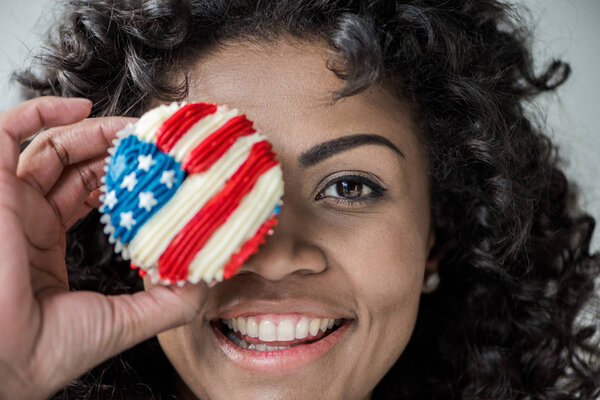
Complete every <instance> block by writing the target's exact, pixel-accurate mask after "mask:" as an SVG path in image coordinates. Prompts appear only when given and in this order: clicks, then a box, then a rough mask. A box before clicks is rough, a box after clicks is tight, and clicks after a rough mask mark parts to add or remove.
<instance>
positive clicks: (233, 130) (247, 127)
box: [182, 115, 256, 174]
mask: <svg viewBox="0 0 600 400" xmlns="http://www.w3.org/2000/svg"><path fill="white" fill-rule="evenodd" d="M254 132H256V131H255V130H254V129H252V121H248V120H247V119H246V115H238V116H235V117H233V118H231V119H230V120H229V121H227V122H226V123H225V125H223V126H221V127H220V128H219V129H217V130H216V131H214V132H213V133H211V134H210V135H209V136H208V137H207V138H206V139H204V140H203V141H202V143H200V144H198V146H196V147H195V148H194V149H193V150H192V151H191V152H190V153H189V154H188V155H187V156H186V157H185V159H184V160H183V165H182V168H183V169H184V170H186V171H187V172H188V173H190V174H195V173H198V172H204V171H206V170H208V169H209V168H210V167H211V166H212V165H213V164H214V163H215V161H217V160H218V159H219V158H220V157H221V156H222V155H223V154H225V152H226V151H227V150H229V148H231V146H233V144H234V143H235V141H236V140H237V138H238V137H240V136H246V135H251V134H253V133H254Z"/></svg>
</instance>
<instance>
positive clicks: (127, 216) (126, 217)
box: [119, 211, 136, 230]
mask: <svg viewBox="0 0 600 400" xmlns="http://www.w3.org/2000/svg"><path fill="white" fill-rule="evenodd" d="M135 222H136V221H135V219H133V212H131V211H127V212H124V213H121V221H120V222H119V225H120V226H124V227H125V228H127V230H130V229H131V227H132V226H133V225H135Z"/></svg>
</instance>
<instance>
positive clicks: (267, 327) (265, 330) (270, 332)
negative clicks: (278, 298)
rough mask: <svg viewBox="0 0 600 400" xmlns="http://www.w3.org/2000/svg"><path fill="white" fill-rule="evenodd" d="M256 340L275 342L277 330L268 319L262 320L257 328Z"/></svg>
mask: <svg viewBox="0 0 600 400" xmlns="http://www.w3.org/2000/svg"><path fill="white" fill-rule="evenodd" d="M258 338H259V339H260V340H262V341H263V342H274V341H275V340H277V329H276V328H275V324H274V323H273V321H271V320H270V319H263V320H262V321H260V325H259V326H258Z"/></svg>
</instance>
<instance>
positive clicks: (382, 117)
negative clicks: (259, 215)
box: [146, 40, 436, 399]
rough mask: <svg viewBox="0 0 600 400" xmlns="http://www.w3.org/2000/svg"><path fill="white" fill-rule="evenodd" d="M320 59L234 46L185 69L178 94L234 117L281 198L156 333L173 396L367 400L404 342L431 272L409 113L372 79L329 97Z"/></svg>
mask: <svg viewBox="0 0 600 400" xmlns="http://www.w3.org/2000/svg"><path fill="white" fill-rule="evenodd" d="M328 56H329V49H328V48H327V47H326V46H325V45H324V44H300V43H291V42H290V41H285V40H281V41H278V42H276V43H270V44H264V45H259V44H248V43H245V42H242V43H235V44H230V45H229V46H227V47H224V48H221V49H219V50H217V51H214V52H212V53H210V54H208V55H205V56H204V57H202V59H200V60H199V61H198V63H197V64H196V65H194V66H193V69H192V72H191V76H190V79H191V87H190V93H189V97H188V99H187V101H194V102H195V101H211V102H217V103H219V104H228V105H229V106H231V107H235V108H238V109H239V110H241V111H242V112H244V113H246V115H247V116H248V118H249V119H251V120H253V121H254V123H255V127H256V128H257V129H258V130H259V131H260V132H261V133H262V134H264V135H265V136H266V137H267V138H268V139H269V140H270V141H271V142H272V143H273V148H274V151H275V152H277V154H278V159H279V161H280V162H281V166H282V169H283V176H284V179H285V195H284V198H283V201H284V205H283V207H282V209H281V214H280V216H279V224H278V225H277V226H276V227H275V232H274V234H273V235H272V236H269V237H268V238H267V241H266V243H265V244H264V245H262V246H261V247H260V249H259V252H258V253H257V254H255V255H254V256H252V257H251V258H250V259H249V260H248V261H247V262H246V264H245V265H244V267H243V268H242V270H241V271H240V272H239V273H238V275H237V276H235V277H233V278H232V279H229V280H226V281H224V282H222V283H220V284H218V285H216V286H215V287H213V288H211V289H210V290H209V294H208V298H207V301H206V303H205V304H203V305H202V306H201V311H200V314H199V315H198V317H197V318H196V320H195V321H194V322H192V323H191V324H188V325H186V326H182V327H179V328H177V329H173V330H171V331H168V332H164V333H162V334H160V335H159V340H160V343H161V346H162V347H163V349H164V351H165V353H166V354H167V356H168V357H169V359H170V360H171V362H172V364H173V366H174V367H175V369H176V370H177V372H178V374H179V375H180V377H181V378H182V381H183V382H184V383H185V384H186V385H187V388H184V391H185V392H187V397H190V398H191V397H192V396H193V395H195V396H197V397H199V398H202V399H232V398H235V399H237V398H250V399H261V398H269V399H300V398H303V399H306V398H309V399H310V398H323V399H353V398H356V399H361V398H367V397H368V396H369V393H370V392H371V391H372V389H373V388H374V386H375V385H376V384H377V382H378V381H379V380H380V379H381V378H382V377H383V375H384V374H385V373H386V372H387V370H388V369H389V368H390V367H391V366H392V365H393V363H394V362H395V361H396V359H397V358H398V357H399V356H400V354H401V353H402V351H403V350H404V348H405V346H406V344H407V342H408V340H409V338H410V335H411V333H412V330H413V327H414V324H415V320H416V316H417V310H418V305H419V298H420V295H421V293H422V291H423V289H422V288H423V279H424V275H425V274H426V273H427V271H433V270H435V268H436V266H435V263H434V262H433V261H430V260H428V254H429V250H430V249H431V246H432V245H433V241H434V239H433V233H432V231H431V229H430V227H431V220H430V199H429V186H428V179H427V162H426V155H425V152H424V149H423V147H422V146H421V144H420V142H419V139H418V137H417V131H416V129H415V127H414V125H413V123H412V120H411V115H410V108H409V107H408V106H407V105H406V104H403V103H402V102H400V101H399V100H398V99H396V98H394V97H393V96H392V95H390V94H389V93H388V92H386V91H384V90H383V89H381V88H380V87H378V86H374V87H371V88H370V89H368V90H367V91H365V92H363V93H361V94H358V95H356V96H352V97H349V98H344V99H342V100H340V101H338V102H336V103H331V92H332V91H334V90H336V89H339V88H340V87H341V86H342V85H343V81H341V80H339V79H338V78H336V77H335V75H334V74H333V73H332V72H331V71H329V70H328V69H327V68H326V61H327V59H328ZM324 143H325V145H324ZM146 285H147V286H148V285H149V282H146ZM228 324H229V325H230V326H228ZM267 346H270V347H267ZM245 347H249V348H245ZM182 386H184V385H182ZM188 388H189V390H188ZM192 393H193V395H192Z"/></svg>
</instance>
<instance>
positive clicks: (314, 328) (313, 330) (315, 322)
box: [308, 318, 321, 336]
mask: <svg viewBox="0 0 600 400" xmlns="http://www.w3.org/2000/svg"><path fill="white" fill-rule="evenodd" d="M320 323H321V320H320V319H319V318H313V319H312V320H311V321H310V324H308V331H309V332H310V334H311V336H317V333H319V325H320Z"/></svg>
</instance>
